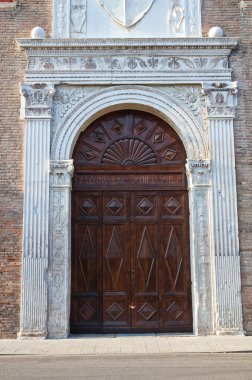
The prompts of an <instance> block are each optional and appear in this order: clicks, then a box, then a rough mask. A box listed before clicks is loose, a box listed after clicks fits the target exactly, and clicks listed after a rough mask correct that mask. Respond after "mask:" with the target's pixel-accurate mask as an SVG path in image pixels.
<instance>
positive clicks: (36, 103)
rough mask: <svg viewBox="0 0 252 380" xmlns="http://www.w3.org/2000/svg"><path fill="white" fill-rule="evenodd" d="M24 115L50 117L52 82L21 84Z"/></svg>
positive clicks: (52, 93) (53, 90)
mask: <svg viewBox="0 0 252 380" xmlns="http://www.w3.org/2000/svg"><path fill="white" fill-rule="evenodd" d="M20 92H21V95H23V98H22V102H23V107H22V111H23V116H24V117H42V118H43V117H50V116H51V108H52V104H53V95H54V93H55V89H54V85H53V84H46V83H35V84H21V85H20Z"/></svg>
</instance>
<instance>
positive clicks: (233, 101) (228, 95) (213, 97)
mask: <svg viewBox="0 0 252 380" xmlns="http://www.w3.org/2000/svg"><path fill="white" fill-rule="evenodd" d="M237 93H238V87H237V82H216V83H213V82H202V94H203V95H205V97H206V103H207V112H208V117H209V118H218V119H220V118H223V119H229V118H231V119H233V118H234V117H235V107H236V105H237Z"/></svg>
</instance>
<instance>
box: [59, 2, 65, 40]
mask: <svg viewBox="0 0 252 380" xmlns="http://www.w3.org/2000/svg"><path fill="white" fill-rule="evenodd" d="M65 23H66V0H59V3H58V17H57V26H58V33H59V36H60V37H64V30H65V27H66V25H65Z"/></svg>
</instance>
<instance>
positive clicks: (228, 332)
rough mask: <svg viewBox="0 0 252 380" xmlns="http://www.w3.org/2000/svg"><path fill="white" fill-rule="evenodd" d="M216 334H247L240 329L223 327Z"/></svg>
mask: <svg viewBox="0 0 252 380" xmlns="http://www.w3.org/2000/svg"><path fill="white" fill-rule="evenodd" d="M216 335H218V336H219V335H232V336H234V335H240V336H245V333H244V331H243V330H238V329H222V330H219V331H216Z"/></svg>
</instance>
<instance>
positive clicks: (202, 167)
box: [186, 159, 211, 188]
mask: <svg viewBox="0 0 252 380" xmlns="http://www.w3.org/2000/svg"><path fill="white" fill-rule="evenodd" d="M186 172H187V177H188V187H189V188H193V187H208V186H210V180H211V162H210V160H202V159H200V160H187V164H186Z"/></svg>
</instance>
